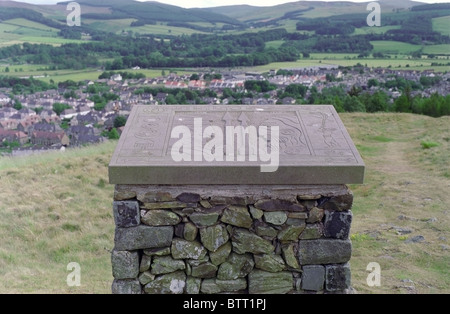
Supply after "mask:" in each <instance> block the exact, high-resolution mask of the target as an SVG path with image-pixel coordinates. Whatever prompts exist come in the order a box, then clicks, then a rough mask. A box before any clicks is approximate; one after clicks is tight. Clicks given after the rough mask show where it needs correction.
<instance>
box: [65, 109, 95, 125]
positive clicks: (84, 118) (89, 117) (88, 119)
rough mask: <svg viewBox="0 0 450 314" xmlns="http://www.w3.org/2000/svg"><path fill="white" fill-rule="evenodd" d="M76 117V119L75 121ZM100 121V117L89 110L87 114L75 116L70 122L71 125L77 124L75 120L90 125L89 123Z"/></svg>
mask: <svg viewBox="0 0 450 314" xmlns="http://www.w3.org/2000/svg"><path fill="white" fill-rule="evenodd" d="M75 119H76V121H74V120H75ZM98 121H99V117H98V116H97V115H96V114H95V113H93V112H92V111H91V112H89V113H88V114H86V115H81V114H79V115H78V116H76V117H74V118H73V119H72V121H71V123H70V125H75V124H74V123H73V122H75V123H78V124H82V125H88V124H92V125H94V124H96V123H97V122H98Z"/></svg>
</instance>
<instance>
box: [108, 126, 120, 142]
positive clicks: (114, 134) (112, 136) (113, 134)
mask: <svg viewBox="0 0 450 314" xmlns="http://www.w3.org/2000/svg"><path fill="white" fill-rule="evenodd" d="M108 138H109V139H110V140H118V139H119V138H120V134H119V132H118V131H117V129H116V128H113V129H112V130H111V131H110V132H109V133H108Z"/></svg>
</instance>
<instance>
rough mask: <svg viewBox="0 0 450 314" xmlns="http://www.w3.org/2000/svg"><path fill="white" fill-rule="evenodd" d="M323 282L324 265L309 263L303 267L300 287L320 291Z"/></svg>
mask: <svg viewBox="0 0 450 314" xmlns="http://www.w3.org/2000/svg"><path fill="white" fill-rule="evenodd" d="M324 282H325V267H324V266H322V265H310V266H304V267H303V277H302V289H303V290H309V291H320V290H322V289H323V286H324Z"/></svg>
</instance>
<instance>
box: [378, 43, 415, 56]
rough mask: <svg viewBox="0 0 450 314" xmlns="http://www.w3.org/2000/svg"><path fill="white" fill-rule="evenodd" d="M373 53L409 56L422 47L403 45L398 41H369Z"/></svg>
mask: <svg viewBox="0 0 450 314" xmlns="http://www.w3.org/2000/svg"><path fill="white" fill-rule="evenodd" d="M370 43H371V44H372V45H373V46H374V49H373V51H374V52H382V53H391V54H409V53H411V52H414V51H418V50H420V49H421V48H422V47H421V46H419V45H413V44H408V43H403V42H399V41H384V40H378V41H371V42H370Z"/></svg>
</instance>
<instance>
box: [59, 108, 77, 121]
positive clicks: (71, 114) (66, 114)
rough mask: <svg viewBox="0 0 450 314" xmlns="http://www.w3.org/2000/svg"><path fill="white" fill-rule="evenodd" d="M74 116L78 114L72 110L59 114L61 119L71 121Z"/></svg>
mask: <svg viewBox="0 0 450 314" xmlns="http://www.w3.org/2000/svg"><path fill="white" fill-rule="evenodd" d="M76 115H78V113H77V112H76V111H75V110H74V109H66V110H64V111H63V112H62V113H61V118H62V119H72V118H73V117H75V116H76Z"/></svg>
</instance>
